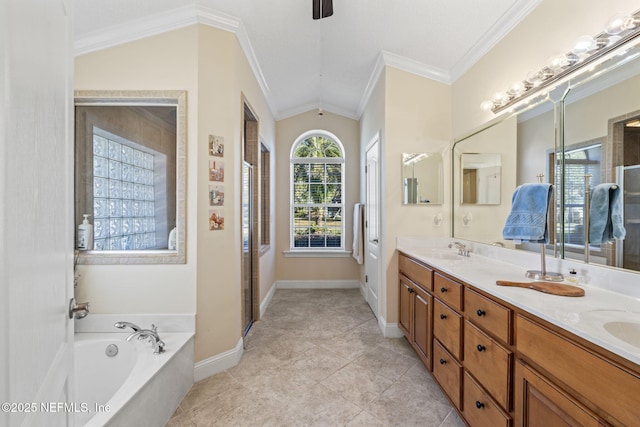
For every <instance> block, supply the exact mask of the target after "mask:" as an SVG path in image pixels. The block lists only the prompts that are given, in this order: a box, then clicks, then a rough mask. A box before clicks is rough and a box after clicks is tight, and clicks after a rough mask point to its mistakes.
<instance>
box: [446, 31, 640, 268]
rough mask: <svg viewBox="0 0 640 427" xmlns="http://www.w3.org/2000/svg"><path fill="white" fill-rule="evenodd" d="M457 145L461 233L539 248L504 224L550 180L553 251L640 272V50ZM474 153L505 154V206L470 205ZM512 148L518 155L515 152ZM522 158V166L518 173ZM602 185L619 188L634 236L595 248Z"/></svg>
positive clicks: (456, 208) (455, 188)
mask: <svg viewBox="0 0 640 427" xmlns="http://www.w3.org/2000/svg"><path fill="white" fill-rule="evenodd" d="M634 43H635V44H636V45H637V44H638V43H639V42H637V41H636V42H634ZM498 138H500V139H498ZM490 140H494V141H498V140H499V141H501V142H500V145H499V147H500V149H497V148H496V149H493V150H491V151H488V148H487V141H490ZM556 143H557V144H558V145H557V146H556ZM453 147H454V148H453V159H452V168H453V175H452V204H453V209H452V212H453V213H452V221H453V233H452V234H453V236H454V237H458V238H461V239H468V240H472V241H477V242H481V243H487V244H499V245H504V246H507V247H512V248H516V249H524V250H530V251H536V252H539V250H540V246H539V245H538V244H526V243H523V244H514V242H512V241H505V240H503V239H502V228H503V226H504V222H505V220H506V218H507V215H508V213H509V210H510V206H511V195H512V194H513V191H514V190H515V188H516V187H517V186H518V185H520V184H523V183H528V182H536V181H538V180H539V179H541V180H542V181H543V182H548V183H551V184H553V185H554V192H553V195H552V206H551V209H552V212H551V214H550V216H549V220H550V225H549V227H550V230H549V236H550V244H549V245H547V254H550V255H556V256H559V257H565V258H572V259H576V260H585V261H586V262H589V263H597V264H602V265H607V266H611V267H618V268H623V269H626V270H633V271H639V270H640V243H638V242H640V225H637V224H639V223H640V196H639V194H640V166H638V165H640V47H639V46H630V45H629V44H627V46H623V47H622V48H619V49H618V51H617V52H614V53H612V54H611V55H609V57H607V58H603V60H602V61H601V62H600V63H598V64H596V65H595V66H593V67H591V68H590V70H589V71H588V72H586V73H582V74H581V75H580V76H577V77H573V78H571V79H569V80H567V81H566V82H565V83H564V84H563V85H561V86H559V87H558V88H557V89H555V90H554V91H551V92H550V93H549V94H547V95H546V100H545V101H544V102H533V103H532V107H530V108H527V109H526V110H524V111H521V112H519V113H517V114H511V115H510V114H506V115H504V116H503V117H501V118H499V119H496V120H495V121H494V122H491V123H489V124H487V125H486V126H484V127H483V128H482V129H481V130H479V131H476V132H471V133H470V134H469V135H467V136H465V137H463V138H459V139H458V140H456V141H454V146H453ZM496 147H498V145H496ZM465 152H493V153H500V154H503V157H502V168H503V170H502V187H503V190H502V199H501V203H500V204H498V205H489V206H476V205H472V204H463V203H462V195H461V193H462V191H461V186H462V176H463V174H462V161H461V157H462V154H463V153H465ZM508 152H512V153H513V155H514V157H513V158H508V157H507V158H505V157H504V154H505V153H508ZM512 162H513V165H514V170H513V171H510V169H509V167H510V165H511V164H512ZM586 175H589V176H588V177H587V176H586ZM599 184H611V185H613V186H617V187H619V192H620V193H619V194H620V200H621V212H622V218H623V227H624V230H625V233H626V237H625V238H624V239H611V242H610V243H601V242H594V241H593V240H592V241H591V244H590V245H589V248H588V250H587V251H585V244H584V242H585V237H587V238H589V233H586V234H585V229H586V230H589V227H588V226H587V224H586V222H591V218H590V217H591V215H590V214H588V212H590V211H591V209H589V210H588V209H587V207H586V206H585V201H586V199H587V195H588V200H589V202H591V201H592V200H593V191H594V189H595V188H596V187H597V186H598V185H599ZM596 220H597V219H596Z"/></svg>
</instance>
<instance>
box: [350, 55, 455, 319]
mask: <svg viewBox="0 0 640 427" xmlns="http://www.w3.org/2000/svg"><path fill="white" fill-rule="evenodd" d="M360 129H361V131H360V132H361V141H360V152H361V162H364V153H365V149H366V146H367V145H368V144H369V143H370V142H371V141H372V139H373V138H374V137H375V135H376V134H377V133H378V132H379V133H380V141H381V143H380V164H381V180H382V182H381V192H382V203H381V219H382V229H381V237H382V254H383V256H382V257H381V262H382V266H381V270H382V271H381V274H382V276H381V277H380V285H381V289H383V292H382V293H381V294H382V295H381V299H382V302H383V307H382V313H380V314H381V316H382V317H383V318H384V319H385V321H386V322H387V323H395V322H397V320H398V319H397V318H398V307H397V306H398V296H397V295H398V280H397V276H398V266H397V255H396V252H395V242H396V238H397V237H398V236H423V237H430V236H438V237H442V236H448V235H449V224H450V223H449V221H448V218H447V212H448V211H449V210H450V191H449V188H448V185H446V184H445V188H444V189H443V193H444V203H443V205H433V206H423V205H422V206H407V205H403V204H402V161H401V159H402V153H413V152H439V153H442V155H443V158H444V163H443V165H444V174H445V177H447V176H449V174H450V173H451V172H450V166H449V165H450V161H451V159H450V156H449V153H448V147H449V142H450V140H451V89H450V87H449V86H448V85H445V84H442V83H438V82H435V81H432V80H429V79H425V78H422V77H419V76H416V75H414V74H411V73H407V72H404V71H401V70H398V69H395V68H391V67H387V68H385V70H384V71H383V73H382V74H381V76H380V78H379V79H378V82H377V83H376V86H375V87H374V90H373V91H372V94H371V96H370V98H369V100H368V103H367V105H366V107H365V109H364V112H363V114H362V118H361V121H360ZM446 182H448V179H447V178H445V183H446ZM361 187H362V188H361V193H362V194H364V183H363V184H362V186H361ZM363 199H364V196H363ZM439 213H442V214H443V217H444V221H443V222H442V223H441V225H440V226H439V227H436V226H435V225H434V223H433V217H434V216H435V215H437V214H439Z"/></svg>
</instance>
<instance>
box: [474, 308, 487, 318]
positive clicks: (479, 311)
mask: <svg viewBox="0 0 640 427" xmlns="http://www.w3.org/2000/svg"><path fill="white" fill-rule="evenodd" d="M476 314H477V315H478V316H480V317H482V316H484V315H485V314H487V313H486V312H485V311H484V310H480V309H478V311H476Z"/></svg>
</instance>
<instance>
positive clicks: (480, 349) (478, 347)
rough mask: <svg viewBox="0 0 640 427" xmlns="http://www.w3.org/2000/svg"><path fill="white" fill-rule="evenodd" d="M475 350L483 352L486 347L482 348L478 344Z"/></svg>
mask: <svg viewBox="0 0 640 427" xmlns="http://www.w3.org/2000/svg"><path fill="white" fill-rule="evenodd" d="M476 348H477V349H478V351H485V350H486V349H487V347H485V346H483V345H482V344H478V346H477V347H476Z"/></svg>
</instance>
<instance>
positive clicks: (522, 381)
mask: <svg viewBox="0 0 640 427" xmlns="http://www.w3.org/2000/svg"><path fill="white" fill-rule="evenodd" d="M515 377H516V387H515V389H516V396H515V400H516V402H515V403H516V408H515V409H516V422H515V425H516V427H556V426H558V427H560V426H572V427H575V426H590V427H591V426H593V427H598V426H602V425H604V424H601V423H600V422H599V421H598V419H597V418H596V417H595V416H594V415H593V414H591V413H590V412H589V411H588V410H587V409H586V408H584V407H583V406H581V405H580V404H579V403H577V402H576V401H574V400H573V399H572V398H571V397H570V396H569V395H567V394H566V393H564V392H563V391H561V390H560V389H559V388H557V387H556V386H554V385H553V383H551V382H550V381H549V380H547V379H546V378H544V377H543V376H542V375H540V374H538V373H537V372H535V371H534V370H532V369H531V368H530V367H528V366H526V365H525V364H524V363H522V362H521V361H519V360H518V361H517V362H516V374H515Z"/></svg>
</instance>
